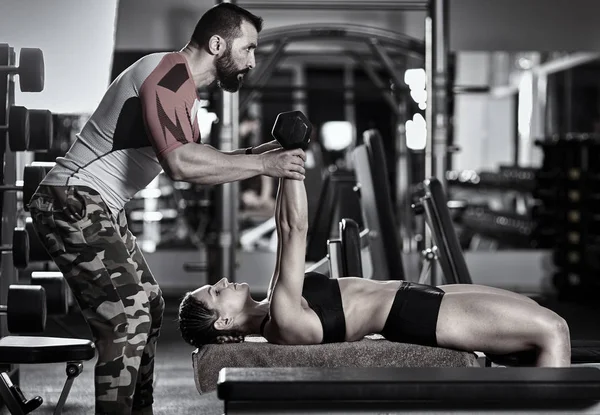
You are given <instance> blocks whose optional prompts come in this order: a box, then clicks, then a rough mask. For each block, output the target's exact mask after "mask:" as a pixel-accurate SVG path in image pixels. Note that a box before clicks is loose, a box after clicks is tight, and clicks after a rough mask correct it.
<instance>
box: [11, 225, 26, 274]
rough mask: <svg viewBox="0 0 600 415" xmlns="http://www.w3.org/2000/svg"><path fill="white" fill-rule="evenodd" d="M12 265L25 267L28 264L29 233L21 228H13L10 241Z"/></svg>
mask: <svg viewBox="0 0 600 415" xmlns="http://www.w3.org/2000/svg"><path fill="white" fill-rule="evenodd" d="M12 257H13V265H14V266H15V268H18V269H25V268H27V265H29V235H28V234H27V231H26V230H25V229H23V228H15V230H14V231H13V242H12Z"/></svg>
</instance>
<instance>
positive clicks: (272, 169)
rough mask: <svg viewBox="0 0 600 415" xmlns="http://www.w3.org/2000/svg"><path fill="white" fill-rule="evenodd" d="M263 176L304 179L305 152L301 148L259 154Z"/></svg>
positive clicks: (280, 149) (281, 149)
mask: <svg viewBox="0 0 600 415" xmlns="http://www.w3.org/2000/svg"><path fill="white" fill-rule="evenodd" d="M259 157H261V160H262V163H263V171H264V173H263V174H264V175H265V176H270V177H281V178H285V179H293V180H304V173H305V171H304V162H305V161H306V154H305V153H304V151H303V150H302V149H299V148H297V149H294V150H284V149H283V148H279V149H277V150H271V151H267V152H266V153H263V154H261V155H260V156H259Z"/></svg>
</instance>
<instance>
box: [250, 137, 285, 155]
mask: <svg viewBox="0 0 600 415" xmlns="http://www.w3.org/2000/svg"><path fill="white" fill-rule="evenodd" d="M279 148H281V144H279V142H278V141H277V140H271V141H269V142H268V143H263V144H261V145H259V146H256V147H254V148H253V149H252V154H263V153H266V152H267V151H271V150H277V149H279Z"/></svg>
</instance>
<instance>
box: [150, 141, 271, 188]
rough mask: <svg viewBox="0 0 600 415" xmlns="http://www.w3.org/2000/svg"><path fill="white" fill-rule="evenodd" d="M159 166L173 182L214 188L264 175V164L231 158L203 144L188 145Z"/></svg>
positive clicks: (246, 157) (241, 157)
mask: <svg viewBox="0 0 600 415" xmlns="http://www.w3.org/2000/svg"><path fill="white" fill-rule="evenodd" d="M161 164H162V166H163V168H164V169H165V172H166V173H167V174H168V175H169V177H171V178H172V179H173V180H177V181H186V182H190V183H198V184H205V185H216V184H222V183H229V182H234V181H238V180H244V179H249V178H250V177H254V176H257V175H259V174H264V173H265V168H266V166H265V165H264V163H263V160H262V159H261V158H259V157H256V156H250V155H230V154H226V153H223V152H221V151H219V150H217V149H215V148H213V147H211V146H207V145H204V144H187V145H185V146H181V147H178V148H176V149H175V150H173V151H171V152H170V153H168V154H167V155H166V156H165V157H164V159H163V161H162V163H161Z"/></svg>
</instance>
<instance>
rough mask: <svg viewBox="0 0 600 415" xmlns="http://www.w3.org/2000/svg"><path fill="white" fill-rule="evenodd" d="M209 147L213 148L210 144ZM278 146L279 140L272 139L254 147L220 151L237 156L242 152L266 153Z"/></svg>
mask: <svg viewBox="0 0 600 415" xmlns="http://www.w3.org/2000/svg"><path fill="white" fill-rule="evenodd" d="M205 145H208V144H205ZM210 147H211V148H214V147H213V146H210ZM278 148H281V144H279V142H278V141H277V140H272V141H269V142H268V143H263V144H261V145H259V146H256V147H247V148H238V149H237V150H233V151H222V153H223V154H229V155H230V156H237V155H242V154H262V153H266V152H267V151H271V150H276V149H278ZM248 150H251V151H250V153H248Z"/></svg>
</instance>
